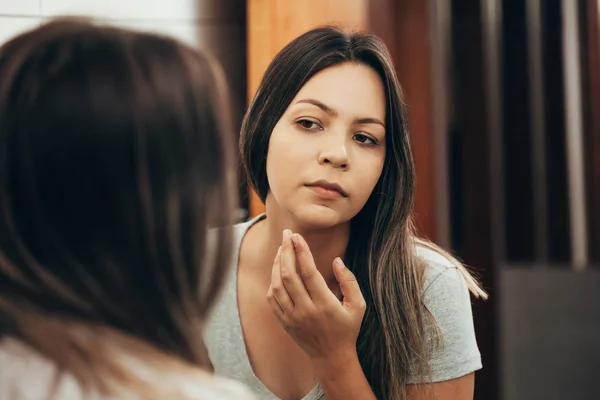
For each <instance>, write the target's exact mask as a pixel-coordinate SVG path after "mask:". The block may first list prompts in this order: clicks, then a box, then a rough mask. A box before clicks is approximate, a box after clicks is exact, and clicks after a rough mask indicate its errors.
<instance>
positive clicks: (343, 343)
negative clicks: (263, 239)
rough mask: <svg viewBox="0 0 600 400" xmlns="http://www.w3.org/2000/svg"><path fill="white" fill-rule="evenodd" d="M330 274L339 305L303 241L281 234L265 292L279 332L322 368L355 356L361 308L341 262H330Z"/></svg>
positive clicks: (355, 285)
mask: <svg viewBox="0 0 600 400" xmlns="http://www.w3.org/2000/svg"><path fill="white" fill-rule="evenodd" d="M333 271H334V275H335V277H336V279H337V281H338V282H339V284H340V288H341V290H342V295H343V300H342V301H341V302H340V300H338V298H337V297H336V296H335V295H334V294H333V292H332V291H331V290H330V289H329V287H328V286H327V283H326V282H325V279H324V278H323V276H322V275H321V273H320V272H319V271H318V270H317V267H316V265H315V261H314V259H313V256H312V254H311V252H310V249H309V247H308V244H307V243H306V241H305V240H304V238H302V236H300V235H299V234H293V235H292V232H291V231H289V230H287V229H286V230H285V231H284V233H283V243H282V245H281V247H280V248H279V251H278V252H277V256H276V257H275V261H274V264H273V271H272V278H271V286H270V287H269V291H268V293H267V300H268V301H269V304H270V305H271V308H272V310H273V312H274V313H275V315H276V316H277V318H278V319H279V321H280V323H281V324H282V326H283V327H284V329H285V330H286V331H287V332H288V333H289V334H290V335H291V336H292V338H293V339H294V340H295V341H296V343H298V345H299V346H300V347H302V349H303V350H304V351H305V352H306V353H307V354H308V355H309V356H310V357H311V358H312V359H313V360H314V361H316V362H321V363H323V362H325V363H326V364H327V363H329V361H333V360H336V362H339V361H341V360H343V359H344V358H348V357H351V358H354V357H356V340H357V338H358V333H359V331H360V326H361V323H362V319H363V317H364V314H365V309H366V305H365V300H364V297H363V296H362V293H361V291H360V288H359V286H358V282H357V281H356V278H355V277H354V274H353V273H352V272H351V271H350V270H349V269H348V268H346V266H345V265H344V263H343V262H342V260H341V259H340V258H336V259H335V260H334V261H333ZM334 363H335V362H334Z"/></svg>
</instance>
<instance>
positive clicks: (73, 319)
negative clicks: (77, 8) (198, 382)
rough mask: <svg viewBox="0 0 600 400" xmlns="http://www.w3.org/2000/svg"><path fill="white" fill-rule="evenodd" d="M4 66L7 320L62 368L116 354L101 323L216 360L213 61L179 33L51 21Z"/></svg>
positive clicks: (217, 112) (225, 167)
mask: <svg viewBox="0 0 600 400" xmlns="http://www.w3.org/2000/svg"><path fill="white" fill-rule="evenodd" d="M0 77H1V79H0V317H1V319H0V333H2V334H5V335H10V336H13V337H16V338H18V339H20V340H22V341H25V342H26V343H28V344H30V345H32V346H33V347H35V348H36V349H37V350H39V351H41V352H42V353H45V354H46V355H47V356H49V357H51V358H53V359H55V360H56V361H57V362H58V363H59V364H62V366H63V367H65V368H67V369H78V368H74V366H75V365H76V364H77V365H80V364H81V363H82V362H83V363H84V364H85V362H89V364H94V362H95V361H97V359H100V358H102V357H108V356H107V355H106V354H100V353H101V352H97V354H95V355H94V354H90V353H93V352H94V351H95V350H94V349H95V348H97V347H94V345H93V342H94V341H98V343H96V344H97V346H100V341H110V340H109V339H107V338H100V337H96V338H94V337H93V336H94V335H95V334H98V335H99V336H100V334H99V333H98V332H109V333H107V335H108V336H110V335H112V334H114V337H115V338H117V337H118V336H119V335H124V336H123V337H126V338H129V339H131V338H134V339H140V340H139V343H141V344H143V346H149V348H152V349H156V350H158V351H159V352H160V353H161V354H165V355H167V356H174V357H175V358H180V359H182V361H188V362H191V363H193V364H206V363H207V359H206V355H205V351H204V347H203V345H202V341H201V334H200V333H199V331H198V329H199V328H201V325H202V321H203V320H204V317H205V316H206V315H207V311H208V310H209V308H210V306H211V305H212V303H213V300H214V299H215V296H216V294H217V292H218V290H219V288H220V285H221V281H222V279H223V276H224V274H225V271H224V270H223V269H222V268H221V267H222V266H224V265H226V264H227V261H228V255H229V244H230V241H231V238H230V231H229V230H228V229H219V230H218V233H217V234H216V235H215V236H214V237H212V236H211V238H210V239H211V240H210V247H211V254H210V257H209V256H208V255H207V240H208V238H207V227H209V226H227V225H228V224H229V223H231V222H232V218H231V215H230V214H231V212H232V209H233V204H232V203H233V200H232V199H234V198H236V196H235V179H234V177H233V176H232V172H233V170H231V169H230V162H231V161H232V157H231V154H230V149H231V141H230V136H229V135H230V134H231V132H230V128H229V125H228V122H229V121H228V118H227V115H226V113H225V110H226V108H227V107H226V106H225V103H226V100H225V99H224V95H225V93H224V87H223V86H224V82H223V79H222V77H221V76H220V75H219V73H218V70H216V69H215V68H214V67H213V65H212V63H211V62H210V61H209V60H208V59H207V58H206V57H205V56H203V55H201V54H199V53H197V52H196V51H194V50H193V49H191V48H189V47H187V46H185V45H182V44H180V43H178V42H176V41H174V40H172V39H169V38H165V37H159V36H155V35H151V34H144V33H137V32H133V31H127V30H121V29H117V28H111V27H101V26H96V25H94V24H92V23H90V22H86V21H80V20H57V21H53V22H50V23H47V24H45V25H43V26H41V27H39V28H37V29H34V30H32V31H29V32H27V33H24V34H22V35H20V36H18V37H16V38H14V39H12V40H11V41H9V42H8V43H6V44H5V45H4V46H3V47H1V48H0ZM213 249H215V250H214V251H212V250H213ZM110 332H112V333H110ZM129 339H127V340H129ZM102 343H104V342H102ZM88 345H89V347H86V346H88ZM77 347H79V348H77ZM126 347H127V346H126ZM129 349H130V350H131V347H130V348H129ZM96 356H97V357H96ZM85 360H87V361H85ZM73 372H75V373H81V372H78V371H73Z"/></svg>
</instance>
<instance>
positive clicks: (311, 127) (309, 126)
mask: <svg viewBox="0 0 600 400" xmlns="http://www.w3.org/2000/svg"><path fill="white" fill-rule="evenodd" d="M296 124H297V125H298V126H300V127H301V128H302V129H304V130H307V131H318V130H320V129H322V127H321V125H320V124H319V123H318V122H315V121H312V120H310V119H301V120H298V121H296Z"/></svg>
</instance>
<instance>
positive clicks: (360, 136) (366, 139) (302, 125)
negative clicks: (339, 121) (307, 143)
mask: <svg viewBox="0 0 600 400" xmlns="http://www.w3.org/2000/svg"><path fill="white" fill-rule="evenodd" d="M295 125H296V127H298V128H299V129H301V130H302V131H306V132H318V131H322V130H324V128H323V125H322V124H321V123H320V122H319V121H317V120H314V119H308V118H300V119H298V120H296V122H295ZM352 139H353V140H355V141H356V142H357V143H359V144H361V145H364V146H377V145H378V144H379V140H377V139H375V138H374V137H372V136H371V135H368V134H366V133H363V132H359V133H355V134H354V135H353V136H352Z"/></svg>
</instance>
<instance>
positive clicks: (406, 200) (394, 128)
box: [240, 27, 485, 400]
mask: <svg viewBox="0 0 600 400" xmlns="http://www.w3.org/2000/svg"><path fill="white" fill-rule="evenodd" d="M346 62H352V63H360V64H364V65H367V66H369V67H371V68H372V69H373V70H374V71H376V72H377V73H378V74H379V76H380V77H381V79H382V81H383V84H384V88H385V96H386V108H387V109H386V149H387V151H386V158H385V162H384V167H383V172H382V175H381V177H380V179H379V181H378V183H377V185H376V187H375V188H374V190H373V192H372V194H371V196H370V198H369V200H368V201H367V203H366V205H365V206H364V207H363V209H362V210H361V211H360V212H359V214H358V215H357V216H356V217H355V218H354V219H353V220H352V221H351V233H350V241H349V243H348V247H347V249H348V250H347V254H346V257H345V258H346V260H345V262H346V263H347V265H348V267H349V268H350V269H351V270H352V271H353V272H354V274H355V275H356V277H357V280H358V283H359V285H360V287H361V290H362V292H363V295H364V297H365V300H366V302H367V312H366V315H365V318H364V320H363V325H362V328H361V332H360V335H359V338H358V343H357V350H358V354H359V358H360V362H361V365H362V368H363V371H364V373H365V375H366V377H367V379H368V381H369V383H370V384H371V387H372V388H373V390H374V392H375V394H376V395H377V397H378V398H380V399H390V400H405V399H407V383H408V379H409V377H410V376H414V375H420V376H425V375H427V373H428V371H429V366H428V365H427V359H428V354H427V340H428V332H427V328H426V327H427V326H430V325H429V324H428V323H427V322H428V321H427V318H430V317H431V315H430V314H428V313H427V312H423V304H422V291H423V284H424V270H425V266H424V264H423V262H422V260H421V259H420V258H419V257H417V255H416V249H415V244H418V245H421V246H426V247H428V248H430V249H433V250H434V251H437V252H439V253H441V254H443V255H444V256H446V257H448V258H449V259H450V260H451V261H452V262H455V263H456V264H457V265H458V267H459V269H460V271H461V272H462V273H463V276H464V277H465V279H466V281H467V284H468V286H469V288H470V289H471V291H472V292H473V293H474V294H475V295H477V296H481V297H485V292H483V290H482V289H481V288H480V287H479V285H478V283H477V282H476V280H475V279H474V278H473V277H472V276H471V275H470V274H469V273H468V271H467V270H466V269H465V268H464V266H463V265H461V264H460V263H459V262H458V261H456V260H455V259H454V258H452V256H450V255H449V254H447V253H446V252H444V251H443V250H442V249H440V248H438V247H437V246H435V245H434V244H432V243H430V242H426V241H423V240H420V239H417V238H416V237H415V234H414V229H413V223H412V217H411V214H412V208H413V201H414V193H415V168H414V162H413V157H412V152H411V147H410V137H409V132H408V123H407V118H406V111H405V105H404V103H403V101H402V92H401V88H400V84H399V82H398V79H397V77H396V73H395V70H394V67H393V65H392V61H391V57H390V55H389V52H388V50H387V48H386V47H385V45H384V44H383V42H382V41H381V40H380V39H378V38H377V37H375V36H373V35H370V34H365V33H347V32H344V31H343V30H340V29H338V28H335V27H321V28H316V29H313V30H311V31H309V32H307V33H305V34H303V35H301V36H300V37H298V38H297V39H295V40H293V41H292V42H291V43H289V44H288V45H287V46H286V47H285V48H284V49H283V50H281V52H280V53H279V54H277V55H276V56H275V58H274V60H273V61H272V62H271V64H270V65H269V67H268V69H267V71H266V73H265V75H264V77H263V79H262V82H261V84H260V86H259V88H258V91H257V93H256V95H255V97H254V99H253V100H252V103H251V105H250V108H249V110H248V112H247V114H246V116H245V118H244V122H243V126H242V132H241V141H240V150H241V153H242V162H243V165H244V167H245V172H246V174H247V177H248V180H249V182H250V183H251V185H252V186H253V187H254V188H255V189H256V191H257V192H258V195H259V196H260V198H261V199H262V200H263V201H265V200H266V197H267V194H268V192H269V183H268V179H267V173H266V158H267V152H268V144H269V138H270V135H271V132H272V131H273V128H274V126H275V124H276V123H277V121H278V120H279V119H280V118H281V116H282V115H283V113H284V112H285V110H286V109H287V107H288V106H289V104H290V103H291V101H292V99H293V98H294V96H295V95H296V94H297V93H298V91H299V90H300V89H301V88H302V86H303V85H304V84H305V83H306V82H307V81H308V80H309V79H310V78H311V77H313V76H314V75H315V74H316V73H318V72H319V71H322V70H324V69H326V68H329V67H332V66H335V65H339V64H342V63H346ZM429 337H430V338H431V336H429Z"/></svg>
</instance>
